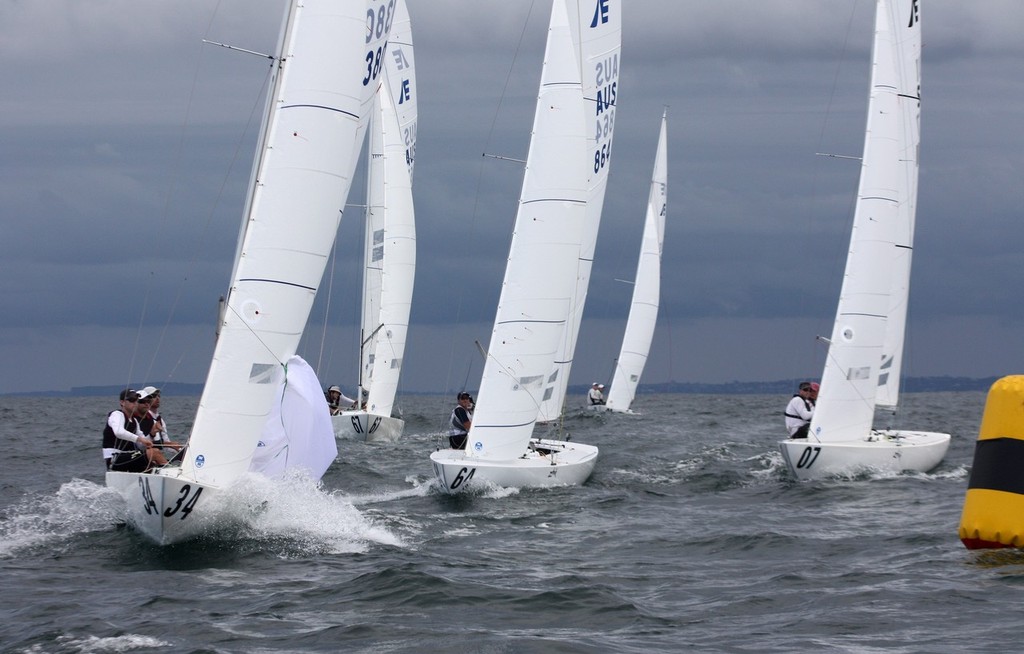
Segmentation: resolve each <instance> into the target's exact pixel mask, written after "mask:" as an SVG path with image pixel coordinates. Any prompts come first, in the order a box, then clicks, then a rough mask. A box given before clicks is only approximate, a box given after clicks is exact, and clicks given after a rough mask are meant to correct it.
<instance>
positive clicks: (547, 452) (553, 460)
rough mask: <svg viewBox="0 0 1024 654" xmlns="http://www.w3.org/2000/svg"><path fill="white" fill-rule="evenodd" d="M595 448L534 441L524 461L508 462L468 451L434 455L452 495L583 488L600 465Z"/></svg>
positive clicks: (438, 473)
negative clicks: (489, 488) (485, 489)
mask: <svg viewBox="0 0 1024 654" xmlns="http://www.w3.org/2000/svg"><path fill="white" fill-rule="evenodd" d="M597 454H598V449H597V447H595V446H593V445H585V444H583V443H573V442H568V441H552V440H546V439H532V440H531V441H530V449H529V450H527V451H526V452H525V453H524V454H523V455H522V456H521V457H519V458H517V459H511V460H507V461H491V460H482V459H478V458H475V457H472V456H469V455H468V454H467V453H466V452H465V450H438V451H437V452H434V453H433V454H431V455H430V461H431V463H432V465H433V466H434V474H435V475H436V476H437V479H438V481H439V482H440V483H441V487H442V488H444V490H445V491H446V492H448V493H451V494H455V493H461V492H464V491H465V490H466V489H467V488H479V487H480V486H482V485H485V484H487V485H493V486H500V487H503V488H547V487H551V486H579V485H582V484H583V483H584V482H585V481H587V479H589V478H590V475H591V473H592V472H593V471H594V465H595V464H596V463H597Z"/></svg>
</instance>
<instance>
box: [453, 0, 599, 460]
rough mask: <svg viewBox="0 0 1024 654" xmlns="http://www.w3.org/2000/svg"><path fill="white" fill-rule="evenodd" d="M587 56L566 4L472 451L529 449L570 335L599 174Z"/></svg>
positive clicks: (552, 37) (554, 24)
mask: <svg viewBox="0 0 1024 654" xmlns="http://www.w3.org/2000/svg"><path fill="white" fill-rule="evenodd" d="M586 124H587V121H586V118H585V110H584V100H583V92H582V87H581V82H580V67H579V60H578V52H577V50H576V48H575V47H574V46H573V40H572V33H571V30H570V28H569V24H568V16H567V14H566V10H565V2H564V0H554V1H553V2H552V11H551V23H550V26H549V28H548V40H547V47H546V50H545V54H544V67H543V72H542V73H541V83H540V91H539V93H538V97H537V108H536V114H535V115H534V123H533V132H532V133H533V137H532V139H531V141H530V150H529V154H528V156H527V162H526V171H525V174H524V176H523V188H522V192H521V195H520V200H519V208H518V211H517V213H516V220H515V226H514V227H513V234H512V243H511V246H510V248H509V257H508V263H507V266H506V269H505V278H504V280H503V282H502V288H501V296H500V299H499V301H498V310H497V313H496V315H495V319H494V329H493V331H492V333H491V341H490V345H489V348H488V352H487V362H486V363H485V364H484V371H483V374H482V376H481V380H480V391H479V393H478V394H477V403H476V409H475V411H474V414H473V426H472V427H471V429H470V433H469V438H468V443H467V447H466V449H467V450H468V451H469V453H470V455H471V456H476V457H479V458H482V459H488V460H508V459H514V458H516V457H519V456H520V455H522V454H523V453H524V452H525V451H526V447H527V445H528V443H529V440H530V436H531V434H532V433H533V426H534V423H535V422H536V420H537V410H538V406H539V404H540V399H541V398H540V394H541V391H542V390H543V382H544V379H545V378H546V377H547V375H548V374H549V373H550V370H551V365H552V363H553V361H554V358H555V350H556V348H557V346H558V342H559V341H560V339H561V337H562V334H563V332H564V330H565V324H566V319H567V317H568V315H569V310H570V305H571V302H572V297H573V291H574V287H575V284H576V266H577V260H578V258H579V253H580V244H581V242H582V240H583V228H584V223H585V221H586V206H587V200H588V193H587V177H588V172H589V169H588V168H587V167H586V166H585V165H584V164H583V162H584V159H585V153H586V150H587V138H586V134H585V126H586Z"/></svg>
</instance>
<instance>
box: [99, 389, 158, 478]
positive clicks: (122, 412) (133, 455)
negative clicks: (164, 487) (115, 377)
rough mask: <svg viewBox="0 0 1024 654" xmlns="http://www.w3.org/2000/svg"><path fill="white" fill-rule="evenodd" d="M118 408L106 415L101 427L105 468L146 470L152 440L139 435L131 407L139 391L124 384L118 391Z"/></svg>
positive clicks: (131, 470)
mask: <svg viewBox="0 0 1024 654" xmlns="http://www.w3.org/2000/svg"><path fill="white" fill-rule="evenodd" d="M120 400H121V408H120V409H118V410H117V411H111V412H110V413H109V414H108V415H107V424H106V425H105V426H104V428H103V459H104V460H105V461H106V463H107V470H111V471H114V472H146V471H147V470H149V467H150V466H151V465H152V452H153V449H152V445H153V441H151V440H150V439H149V438H147V437H145V436H143V435H142V431H141V430H140V429H139V421H138V420H136V419H135V409H136V405H137V403H138V401H139V394H138V393H137V392H136V391H134V390H132V389H130V388H126V389H124V390H123V391H121V395H120Z"/></svg>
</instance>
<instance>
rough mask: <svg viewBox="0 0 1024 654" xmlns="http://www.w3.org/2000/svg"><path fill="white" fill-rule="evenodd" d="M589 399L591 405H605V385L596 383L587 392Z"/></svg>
mask: <svg viewBox="0 0 1024 654" xmlns="http://www.w3.org/2000/svg"><path fill="white" fill-rule="evenodd" d="M587 399H588V400H590V403H591V404H604V384H598V383H597V382H594V383H593V384H591V385H590V390H589V391H587Z"/></svg>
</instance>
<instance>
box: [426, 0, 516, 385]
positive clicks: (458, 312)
mask: <svg viewBox="0 0 1024 654" xmlns="http://www.w3.org/2000/svg"><path fill="white" fill-rule="evenodd" d="M535 4H536V0H531V2H530V6H529V8H528V9H527V11H526V17H525V19H524V20H523V26H522V30H521V31H520V33H519V39H518V41H517V42H516V46H515V50H514V52H513V54H512V61H511V63H510V64H509V67H508V71H507V72H506V73H505V81H504V83H503V84H502V88H501V95H500V96H499V97H498V103H497V106H496V107H495V109H494V114H493V117H492V119H491V125H490V128H489V129H488V131H487V138H486V140H485V141H484V155H483V157H481V160H480V164H479V166H478V167H477V177H476V185H475V188H474V193H473V211H472V214H471V217H470V221H469V234H468V236H467V242H469V243H470V244H472V243H473V240H474V239H475V237H476V225H477V220H478V218H479V215H480V188H481V184H482V181H483V171H484V161H485V159H486V158H487V157H488V155H487V151H488V149H489V146H490V144H491V141H492V139H493V137H494V130H495V126H496V125H497V123H498V115H499V113H500V111H501V105H502V103H503V102H504V100H505V98H506V96H507V95H508V88H509V83H510V81H511V79H512V71H513V70H514V69H515V64H516V62H517V61H518V59H519V54H520V52H521V50H522V46H523V41H524V40H525V38H526V34H527V28H528V26H529V23H530V17H531V16H532V15H533V10H534V6H535ZM465 298H466V291H465V287H464V286H459V292H458V294H457V296H456V308H455V324H456V325H457V326H458V325H461V324H462V305H463V302H464V301H465ZM457 331H458V330H455V329H453V330H452V333H451V341H450V342H451V346H450V349H449V355H448V371H447V372H446V373H445V384H444V389H445V390H444V394H445V396H448V395H449V394H450V393H451V381H452V375H453V374H454V365H455V341H456V338H457ZM471 363H472V362H471ZM468 374H469V373H468V371H467V380H466V383H468ZM466 383H464V384H463V386H465V385H466Z"/></svg>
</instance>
